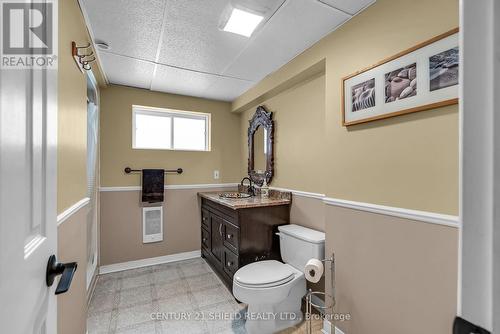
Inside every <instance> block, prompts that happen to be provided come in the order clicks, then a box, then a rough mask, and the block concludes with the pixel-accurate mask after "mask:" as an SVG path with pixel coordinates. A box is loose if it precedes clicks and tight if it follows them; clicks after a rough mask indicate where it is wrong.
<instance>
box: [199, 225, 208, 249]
mask: <svg viewBox="0 0 500 334" xmlns="http://www.w3.org/2000/svg"><path fill="white" fill-rule="evenodd" d="M201 246H202V247H204V248H206V249H210V233H209V232H208V231H207V230H205V229H204V228H202V229H201Z"/></svg>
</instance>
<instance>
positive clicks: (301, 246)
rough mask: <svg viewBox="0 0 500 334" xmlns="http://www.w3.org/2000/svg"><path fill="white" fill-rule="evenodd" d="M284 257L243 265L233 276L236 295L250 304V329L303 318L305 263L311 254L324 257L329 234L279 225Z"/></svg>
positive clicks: (265, 328) (271, 329) (260, 329)
mask: <svg viewBox="0 0 500 334" xmlns="http://www.w3.org/2000/svg"><path fill="white" fill-rule="evenodd" d="M278 230H279V233H277V234H278V235H279V238H280V251H281V258H282V260H283V262H284V263H282V262H279V261H276V260H267V261H260V262H254V263H251V264H248V265H246V266H244V267H241V268H240V269H239V270H238V271H237V272H236V273H235V274H234V277H233V295H234V297H235V298H236V299H238V300H240V301H241V302H243V303H245V304H247V305H248V310H247V320H246V324H245V327H246V330H247V332H248V333H249V334H253V333H259V334H264V333H275V332H277V331H280V330H282V329H285V328H288V327H291V326H294V325H296V324H298V323H299V322H301V321H302V317H303V314H302V311H301V309H300V308H301V301H302V297H304V296H305V294H306V279H305V277H304V273H303V270H304V267H305V265H306V262H307V261H308V260H309V259H311V258H316V259H323V258H324V254H325V234H324V233H323V232H319V231H316V230H313V229H310V228H306V227H303V226H299V225H294V224H290V225H282V226H279V227H278Z"/></svg>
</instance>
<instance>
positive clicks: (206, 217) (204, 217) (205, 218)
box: [201, 209, 210, 229]
mask: <svg viewBox="0 0 500 334" xmlns="http://www.w3.org/2000/svg"><path fill="white" fill-rule="evenodd" d="M201 226H205V227H206V228H207V229H210V214H209V213H208V211H207V210H205V209H202V210H201Z"/></svg>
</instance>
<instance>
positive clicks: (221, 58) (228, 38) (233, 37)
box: [158, 0, 283, 74]
mask: <svg viewBox="0 0 500 334" xmlns="http://www.w3.org/2000/svg"><path fill="white" fill-rule="evenodd" d="M254 1H255V0H254ZM266 2H267V4H266V5H267V6H268V10H269V11H271V12H274V10H275V9H276V8H277V7H278V6H279V5H280V4H281V3H282V2H283V0H266ZM228 3H229V1H228V0H211V1H206V0H193V1H185V0H168V1H167V6H168V7H167V8H168V10H167V11H166V14H165V16H166V17H165V30H164V33H163V38H162V45H161V51H160V57H159V59H158V62H159V63H162V64H166V65H171V66H176V67H182V68H186V69H191V70H196V71H202V72H209V73H215V74H220V73H221V71H222V70H223V69H224V68H225V67H227V66H228V65H229V64H230V63H231V62H232V61H233V60H234V59H235V58H236V56H237V55H238V54H239V53H240V52H241V51H242V50H243V49H244V47H245V46H246V45H247V44H248V42H249V39H248V38H247V37H244V36H241V35H237V34H233V33H230V32H226V31H222V30H220V29H219V22H220V20H221V16H222V15H223V12H224V11H225V9H226V7H227V6H228ZM260 7H262V5H261V6H260Z"/></svg>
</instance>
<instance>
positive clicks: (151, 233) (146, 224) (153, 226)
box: [142, 206, 163, 244]
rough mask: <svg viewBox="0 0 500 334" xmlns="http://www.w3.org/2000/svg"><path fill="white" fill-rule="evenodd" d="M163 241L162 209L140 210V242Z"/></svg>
mask: <svg viewBox="0 0 500 334" xmlns="http://www.w3.org/2000/svg"><path fill="white" fill-rule="evenodd" d="M162 240H163V207H161V206H155V207H147V208H142V242H143V243H145V244H146V243H149V242H158V241H162Z"/></svg>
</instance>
